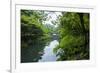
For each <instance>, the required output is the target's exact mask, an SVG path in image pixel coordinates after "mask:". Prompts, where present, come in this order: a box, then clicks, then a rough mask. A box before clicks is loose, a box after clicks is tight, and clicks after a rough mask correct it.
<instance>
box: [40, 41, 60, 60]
mask: <svg viewBox="0 0 100 73" xmlns="http://www.w3.org/2000/svg"><path fill="white" fill-rule="evenodd" d="M58 44H59V43H58V41H57V40H53V41H51V42H50V44H49V45H48V46H45V48H44V54H43V56H42V58H41V59H40V60H39V62H45V61H56V60H57V57H56V54H55V53H53V48H55V47H56V46H57V45H58Z"/></svg>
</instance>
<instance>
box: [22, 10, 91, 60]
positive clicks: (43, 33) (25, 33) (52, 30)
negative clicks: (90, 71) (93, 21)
mask: <svg viewBox="0 0 100 73" xmlns="http://www.w3.org/2000/svg"><path fill="white" fill-rule="evenodd" d="M49 13H51V14H52V13H55V12H50V11H35V10H21V62H38V60H39V59H41V56H42V55H43V49H44V47H45V46H46V45H47V44H48V43H50V41H51V40H55V39H56V40H58V41H59V45H57V46H56V47H55V48H54V50H53V52H54V53H55V54H56V56H57V58H58V59H57V60H58V61H64V60H85V59H89V24H90V22H89V19H90V15H89V13H78V12H60V13H61V14H60V15H58V16H57V19H56V20H53V21H51V23H52V24H53V25H50V24H46V23H45V21H48V20H50V17H48V15H49ZM55 14H56V13H55ZM55 25H57V27H54V26H55ZM53 34H56V36H55V35H54V36H53Z"/></svg>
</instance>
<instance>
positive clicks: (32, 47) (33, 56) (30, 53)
mask: <svg viewBox="0 0 100 73" xmlns="http://www.w3.org/2000/svg"><path fill="white" fill-rule="evenodd" d="M30 40H31V39H30ZM31 41H32V42H30V41H22V42H24V43H22V44H23V45H24V44H25V45H27V46H24V47H22V49H21V62H38V60H39V59H41V56H42V55H43V49H44V47H45V45H46V41H38V40H35V41H34V40H31Z"/></svg>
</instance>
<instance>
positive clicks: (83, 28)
mask: <svg viewBox="0 0 100 73" xmlns="http://www.w3.org/2000/svg"><path fill="white" fill-rule="evenodd" d="M59 21H60V25H59V34H60V40H59V43H60V44H59V45H58V46H57V47H56V48H55V49H54V52H56V53H57V55H58V56H59V58H58V60H61V61H62V60H83V59H89V13H75V12H63V13H62V17H61V18H60V19H59Z"/></svg>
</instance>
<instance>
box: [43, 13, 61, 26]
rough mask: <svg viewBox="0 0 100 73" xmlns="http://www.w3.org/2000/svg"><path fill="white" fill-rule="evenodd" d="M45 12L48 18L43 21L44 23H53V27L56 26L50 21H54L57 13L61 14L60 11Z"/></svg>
mask: <svg viewBox="0 0 100 73" xmlns="http://www.w3.org/2000/svg"><path fill="white" fill-rule="evenodd" d="M45 13H47V14H48V15H47V18H49V19H48V20H46V21H44V24H48V25H53V26H54V27H57V25H54V24H53V23H52V21H56V20H57V18H58V16H59V15H62V14H61V12H50V11H48V12H45Z"/></svg>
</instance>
